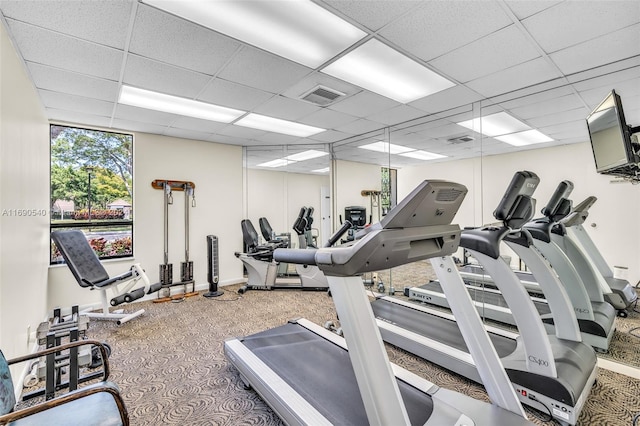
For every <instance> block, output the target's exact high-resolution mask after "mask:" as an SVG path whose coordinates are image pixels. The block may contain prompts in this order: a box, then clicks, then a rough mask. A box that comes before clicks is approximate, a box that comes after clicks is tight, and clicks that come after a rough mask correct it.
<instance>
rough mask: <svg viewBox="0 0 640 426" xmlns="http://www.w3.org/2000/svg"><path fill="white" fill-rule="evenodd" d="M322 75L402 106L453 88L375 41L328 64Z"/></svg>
mask: <svg viewBox="0 0 640 426" xmlns="http://www.w3.org/2000/svg"><path fill="white" fill-rule="evenodd" d="M322 72H324V73H326V74H329V75H331V76H334V77H337V78H339V79H342V80H345V81H348V82H349V83H353V84H356V85H358V86H360V87H363V88H365V89H367V90H371V91H372V92H375V93H378V94H380V95H382V96H386V97H388V98H391V99H394V100H396V101H398V102H401V103H408V102H411V101H414V100H416V99H420V98H423V97H425V96H428V95H431V94H433V93H436V92H439V91H441V90H444V89H447V88H449V87H452V86H454V85H455V84H454V83H453V82H451V81H449V80H447V79H446V78H444V77H442V76H441V75H439V74H436V73H435V72H433V71H431V70H430V69H428V68H426V67H424V66H422V65H421V64H419V63H417V62H416V61H414V60H412V59H410V58H408V57H407V56H405V55H403V54H401V53H400V52H398V51H396V50H394V49H392V48H390V47H389V46H387V45H386V44H384V43H381V42H379V41H378V40H375V39H371V40H369V41H368V42H366V43H364V44H363V45H362V46H359V47H357V48H356V49H354V50H352V51H351V52H349V53H347V54H346V55H344V56H343V57H341V58H339V59H338V60H336V61H335V62H333V63H331V64H329V65H328V66H326V67H325V68H324V69H322Z"/></svg>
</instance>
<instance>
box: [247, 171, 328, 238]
mask: <svg viewBox="0 0 640 426" xmlns="http://www.w3.org/2000/svg"><path fill="white" fill-rule="evenodd" d="M247 176H248V177H247V188H248V201H247V203H248V219H250V220H251V223H253V226H254V227H255V228H256V231H257V232H258V234H260V227H259V224H258V220H259V218H261V217H266V218H267V220H268V221H269V224H270V225H271V227H272V228H273V230H274V231H275V232H276V233H277V234H278V233H291V238H292V239H293V240H292V242H293V243H295V244H296V245H297V241H298V240H297V235H296V233H295V232H294V231H293V229H292V227H293V223H294V221H295V219H296V218H297V217H298V214H299V213H300V208H301V207H302V206H307V207H309V206H311V207H313V208H314V209H315V210H314V214H313V220H314V222H313V227H314V228H317V229H318V233H319V234H320V233H321V231H320V221H321V216H320V202H321V197H320V188H321V187H322V186H329V177H328V176H327V175H312V174H305V173H290V172H278V171H270V170H259V169H249V170H248V171H247ZM236 226H237V227H238V229H240V221H238V224H237V225H236ZM260 235H261V234H260ZM323 238H324V237H323V236H322V235H320V238H319V241H324V239H323ZM319 244H320V243H319Z"/></svg>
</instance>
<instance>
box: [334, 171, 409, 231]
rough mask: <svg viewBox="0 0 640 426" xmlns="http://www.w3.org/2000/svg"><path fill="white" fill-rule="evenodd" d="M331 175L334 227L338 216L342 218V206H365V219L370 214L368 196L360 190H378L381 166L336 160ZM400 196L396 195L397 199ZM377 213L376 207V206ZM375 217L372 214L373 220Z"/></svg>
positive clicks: (336, 227)
mask: <svg viewBox="0 0 640 426" xmlns="http://www.w3.org/2000/svg"><path fill="white" fill-rule="evenodd" d="M334 168H335V170H334V171H333V176H334V179H335V185H334V191H335V195H334V199H335V205H334V207H335V209H336V210H335V213H334V217H333V219H334V227H335V228H334V229H338V228H339V227H340V218H339V216H342V220H344V208H345V207H349V206H362V207H366V208H367V221H368V220H369V215H371V214H372V212H371V206H370V204H371V203H370V199H369V197H363V196H362V195H361V194H360V192H361V191H362V190H365V189H370V190H376V191H380V189H381V187H382V175H381V168H382V167H381V166H379V165H377V164H364V163H356V162H353V161H344V160H336V161H335V162H334ZM399 200H400V198H399V197H398V201H399ZM376 214H377V208H376ZM376 221H377V219H376V217H375V215H374V222H376Z"/></svg>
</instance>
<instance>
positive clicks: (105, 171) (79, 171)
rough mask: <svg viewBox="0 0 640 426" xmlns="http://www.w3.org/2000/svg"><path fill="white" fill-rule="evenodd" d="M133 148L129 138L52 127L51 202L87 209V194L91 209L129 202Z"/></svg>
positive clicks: (92, 131)
mask: <svg viewBox="0 0 640 426" xmlns="http://www.w3.org/2000/svg"><path fill="white" fill-rule="evenodd" d="M132 149H133V138H132V136H131V135H125V134H119V133H110V132H101V131H96V130H87V129H79V128H73V127H65V126H51V203H53V202H55V200H73V201H74V203H75V205H76V208H78V207H86V208H88V202H89V199H88V196H89V194H91V206H92V207H94V206H95V207H103V208H104V207H106V205H107V204H108V203H110V202H112V201H115V200H116V199H123V200H126V201H128V202H131V200H132V187H133V185H132V176H133V162H132V161H133V160H132ZM89 173H91V188H89V178H90V177H89ZM92 213H93V208H92ZM92 216H93V214H92Z"/></svg>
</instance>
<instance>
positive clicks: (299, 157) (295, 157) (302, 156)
mask: <svg viewBox="0 0 640 426" xmlns="http://www.w3.org/2000/svg"><path fill="white" fill-rule="evenodd" d="M325 155H329V153H328V152H323V151H317V150H315V149H310V150H308V151H303V152H299V153H297V154H292V155H288V156H287V157H285V158H286V159H287V160H291V161H305V160H311V159H312V158H318V157H323V156H325Z"/></svg>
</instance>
